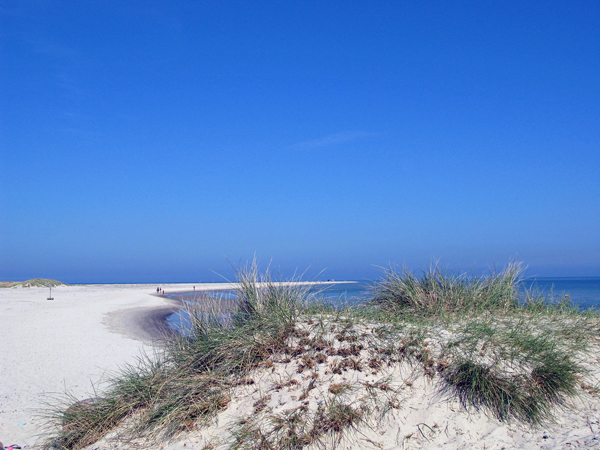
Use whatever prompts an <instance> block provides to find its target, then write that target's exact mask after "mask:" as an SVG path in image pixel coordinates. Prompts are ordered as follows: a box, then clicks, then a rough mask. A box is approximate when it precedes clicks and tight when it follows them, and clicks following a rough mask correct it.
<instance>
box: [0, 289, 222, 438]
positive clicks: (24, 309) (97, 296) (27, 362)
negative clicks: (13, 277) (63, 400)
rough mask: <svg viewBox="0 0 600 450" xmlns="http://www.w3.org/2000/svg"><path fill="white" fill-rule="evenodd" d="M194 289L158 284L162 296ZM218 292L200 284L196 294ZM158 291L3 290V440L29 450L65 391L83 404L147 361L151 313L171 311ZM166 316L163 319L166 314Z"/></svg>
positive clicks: (0, 322) (0, 403) (0, 408)
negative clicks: (44, 414)
mask: <svg viewBox="0 0 600 450" xmlns="http://www.w3.org/2000/svg"><path fill="white" fill-rule="evenodd" d="M192 286H193V285H191V284H188V285H182V284H173V285H162V287H163V288H164V289H165V291H167V292H176V291H177V292H179V291H186V290H192ZM216 286H219V287H223V285H214V284H210V285H209V284H202V285H196V289H197V290H199V289H201V288H202V289H210V288H214V287H216ZM150 294H156V285H87V286H60V287H57V288H54V289H52V297H53V298H54V300H53V301H48V300H46V299H47V297H48V295H49V289H47V288H29V289H28V288H4V289H0V334H1V335H0V368H1V369H0V370H1V374H0V441H1V442H3V443H4V445H11V444H13V443H14V444H17V445H20V446H22V447H25V446H32V445H33V444H34V443H35V442H36V440H37V439H38V435H39V434H40V432H41V431H42V424H43V421H42V420H41V418H39V417H37V416H36V415H37V414H38V413H39V411H40V409H41V408H43V407H44V404H45V403H46V402H48V401H50V400H51V399H52V398H53V397H56V396H57V395H60V394H61V393H64V392H65V391H69V392H71V393H72V394H74V395H75V396H76V397H77V398H79V399H84V398H88V397H90V396H91V393H93V386H92V385H94V386H97V387H99V388H101V382H102V381H103V380H105V379H106V376H107V375H108V374H110V373H111V372H114V371H115V370H117V369H118V368H119V366H121V365H123V364H125V363H135V362H136V357H138V356H139V355H141V352H142V351H144V352H147V353H149V354H152V340H153V336H152V334H151V327H152V326H153V325H154V322H153V320H152V317H151V314H149V313H150V311H152V310H157V309H158V310H161V309H162V310H163V311H166V310H167V309H168V308H170V307H172V304H170V303H169V301H168V300H167V299H165V298H161V297H158V296H156V295H154V296H153V295H150ZM163 315H164V314H163Z"/></svg>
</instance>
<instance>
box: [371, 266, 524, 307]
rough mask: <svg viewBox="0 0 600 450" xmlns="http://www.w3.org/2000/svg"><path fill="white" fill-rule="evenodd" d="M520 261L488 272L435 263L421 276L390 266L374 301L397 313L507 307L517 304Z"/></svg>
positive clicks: (520, 269)
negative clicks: (457, 271)
mask: <svg viewBox="0 0 600 450" xmlns="http://www.w3.org/2000/svg"><path fill="white" fill-rule="evenodd" d="M521 273H522V268H521V265H520V264H510V265H509V266H508V267H507V268H506V269H505V270H504V271H502V272H499V273H498V272H494V273H492V274H490V275H487V276H476V275H472V276H467V275H455V274H453V273H447V272H444V271H443V270H442V269H441V268H440V267H439V266H437V265H434V266H432V267H431V268H430V269H429V270H427V271H424V272H423V273H422V275H421V276H417V275H415V274H414V273H412V272H411V271H409V270H408V269H406V268H403V269H402V270H401V271H400V272H398V271H396V270H395V269H394V268H390V269H388V270H387V271H386V272H385V274H384V277H383V278H382V279H380V280H379V281H378V282H377V283H376V284H375V285H374V286H373V287H372V297H373V298H372V300H371V301H370V302H371V304H372V305H376V306H379V307H381V308H383V309H385V310H387V311H393V312H395V313H397V314H404V315H419V316H439V315H441V314H448V313H455V312H460V311H462V312H482V311H490V310H498V309H502V310H506V309H508V308H514V307H515V306H517V304H518V302H517V293H518V288H519V286H518V284H519V276H520V274H521Z"/></svg>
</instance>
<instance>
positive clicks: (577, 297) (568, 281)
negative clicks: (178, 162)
mask: <svg viewBox="0 0 600 450" xmlns="http://www.w3.org/2000/svg"><path fill="white" fill-rule="evenodd" d="M371 286H373V282H372V281H358V282H348V283H339V284H330V285H327V284H319V285H318V286H316V287H315V288H313V291H312V293H313V294H314V297H315V299H318V300H320V301H324V302H326V303H330V304H331V305H332V306H334V307H335V306H341V305H357V304H360V303H362V302H364V301H365V300H367V299H368V298H369V290H370V288H371ZM521 289H522V290H523V292H525V291H528V292H531V293H534V294H536V295H539V296H542V297H544V298H546V299H547V301H549V302H557V301H561V300H565V299H568V300H569V301H570V302H571V303H572V304H573V305H575V306H577V307H578V308H579V309H581V310H588V309H595V310H598V311H600V277H553V278H550V277H539V278H526V279H524V280H523V281H522V283H521ZM209 295H211V296H214V298H215V299H233V298H235V292H234V291H214V292H212V293H209ZM197 296H198V293H197V292H187V293H179V294H170V295H169V297H170V298H173V299H176V300H179V301H182V302H184V303H185V304H194V303H196V302H195V299H197ZM167 323H168V324H169V326H170V327H172V328H174V329H176V330H177V331H180V332H182V331H183V330H185V329H186V328H187V327H188V326H189V318H188V317H187V314H186V312H185V311H184V310H182V311H179V312H176V313H174V314H172V315H171V316H169V317H168V318H167Z"/></svg>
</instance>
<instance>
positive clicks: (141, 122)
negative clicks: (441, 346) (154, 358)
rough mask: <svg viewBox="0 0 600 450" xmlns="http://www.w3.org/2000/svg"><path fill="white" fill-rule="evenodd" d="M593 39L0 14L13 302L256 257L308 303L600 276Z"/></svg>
mask: <svg viewBox="0 0 600 450" xmlns="http://www.w3.org/2000/svg"><path fill="white" fill-rule="evenodd" d="M599 18H600V3H598V2H597V1H558V2H557V1H548V2H531V1H514V2H510V1H507V2H482V1H472V2H465V1H457V2H446V1H408V2H400V1H396V2H394V1H386V2H378V1H369V2H366V1H362V2H352V1H343V2H342V1H336V2H333V1H331V2H330V1H325V2H324V1H314V2H312V1H306V2H258V1H252V2H240V1H237V2H227V1H219V2H195V1H180V0H169V1H161V0H157V1H148V2H122V1H85V2H81V1H66V0H52V1H50V0H48V1H43V0H36V1H33V0H32V1H27V0H19V1H16V0H15V1H3V2H1V3H0V20H1V26H0V45H1V47H0V52H1V53H0V57H1V63H0V206H1V211H2V212H1V214H0V279H5V280H21V279H27V278H33V277H44V278H55V279H59V280H62V281H65V282H72V283H81V282H129V281H131V282H134V281H138V282H139V281H151V282H154V281H212V280H218V279H219V275H224V276H226V277H228V278H229V277H231V273H232V269H231V266H230V263H231V264H233V265H238V264H240V263H241V264H244V263H245V262H246V261H248V260H251V259H252V258H253V257H254V256H255V255H256V257H257V259H258V260H259V261H260V262H261V264H262V266H263V267H266V266H267V265H269V264H271V267H272V268H273V269H274V270H275V271H280V272H281V274H282V276H284V277H288V276H290V275H292V274H293V273H294V272H295V271H296V272H297V273H304V272H305V278H308V279H311V278H314V277H316V276H318V277H320V278H336V279H342V278H346V279H364V278H373V277H376V276H378V275H379V269H378V268H377V267H378V266H386V265H388V263H390V262H392V263H398V264H402V263H405V264H406V265H408V267H410V268H413V269H416V270H418V269H419V268H422V267H424V266H427V265H428V264H429V263H430V262H431V261H432V260H434V259H439V261H440V264H441V265H442V266H444V267H447V268H450V269H452V270H459V269H472V268H474V267H475V268H479V269H485V268H488V267H490V266H494V265H497V266H500V267H501V266H503V265H504V264H506V263H507V262H508V261H510V260H519V261H523V262H524V263H525V264H527V265H528V266H529V269H528V272H527V273H528V274H529V275H540V276H560V275H564V276H576V275H581V276H598V275H600V82H599V81H600V27H599V26H598V19H599ZM321 271H323V272H322V273H321V274H320V275H317V274H319V273H320V272H321ZM217 274H219V275H217Z"/></svg>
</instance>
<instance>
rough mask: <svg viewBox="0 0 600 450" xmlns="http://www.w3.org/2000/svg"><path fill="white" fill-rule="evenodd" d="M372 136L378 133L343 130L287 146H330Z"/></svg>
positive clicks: (308, 148)
mask: <svg viewBox="0 0 600 450" xmlns="http://www.w3.org/2000/svg"><path fill="white" fill-rule="evenodd" d="M374 136H378V134H377V133H368V132H365V131H343V132H341V133H334V134H329V135H327V136H323V137H320V138H317V139H312V140H310V141H304V142H299V143H297V144H293V145H291V146H290V147H289V148H290V149H294V150H313V149H317V148H324V147H332V146H335V145H338V144H343V143H346V142H351V141H355V140H357V139H360V138H364V137H374Z"/></svg>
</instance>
